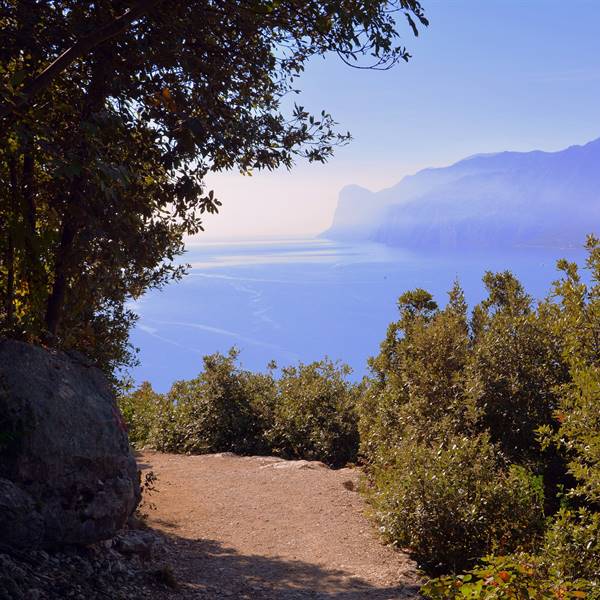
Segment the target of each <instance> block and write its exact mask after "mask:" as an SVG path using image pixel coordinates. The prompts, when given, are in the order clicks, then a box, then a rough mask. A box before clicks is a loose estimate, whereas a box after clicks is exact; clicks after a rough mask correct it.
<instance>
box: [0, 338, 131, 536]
mask: <svg viewBox="0 0 600 600" xmlns="http://www.w3.org/2000/svg"><path fill="white" fill-rule="evenodd" d="M139 499H140V486H139V473H138V469H137V464H136V461H135V458H134V456H133V455H132V453H131V451H130V448H129V442H128V439H127V433H126V430H125V426H124V424H123V420H122V417H121V414H120V412H119V410H118V407H117V404H116V399H115V396H114V393H113V392H112V389H111V386H110V384H109V382H108V380H107V379H106V377H105V376H104V375H103V374H102V373H101V371H99V370H98V369H96V368H95V367H93V366H92V365H91V364H90V363H89V361H86V360H83V359H80V358H79V357H77V356H69V355H67V354H65V353H63V352H58V351H52V350H48V349H45V348H41V347H37V346H33V345H31V344H26V343H24V342H19V341H14V340H2V339H0V510H1V509H2V507H4V506H6V507H7V510H8V511H9V512H10V514H13V515H14V516H15V520H16V524H15V526H14V527H13V528H12V529H10V528H9V529H10V536H11V538H10V544H12V545H15V546H16V547H19V546H22V547H28V548H31V547H36V546H38V547H53V546H56V545H62V544H90V543H93V542H97V541H100V540H103V539H108V538H111V537H113V536H114V535H115V533H116V532H117V531H118V530H119V529H120V528H121V527H122V526H123V525H124V524H125V523H126V521H127V519H128V518H129V516H130V515H131V514H132V513H133V511H134V509H135V507H136V506H137V504H138V502H139ZM26 515H29V517H26ZM7 528H8V526H7V524H6V519H3V517H0V531H5V530H7ZM3 537H4V536H3ZM6 543H9V542H8V541H7V542H6Z"/></svg>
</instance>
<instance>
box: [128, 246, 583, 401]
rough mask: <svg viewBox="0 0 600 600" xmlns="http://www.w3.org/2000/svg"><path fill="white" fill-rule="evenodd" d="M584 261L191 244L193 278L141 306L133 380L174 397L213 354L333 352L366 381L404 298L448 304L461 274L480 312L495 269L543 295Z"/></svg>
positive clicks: (522, 254)
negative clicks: (572, 264)
mask: <svg viewBox="0 0 600 600" xmlns="http://www.w3.org/2000/svg"><path fill="white" fill-rule="evenodd" d="M563 256H564V257H567V258H569V259H570V260H578V261H580V260H582V259H583V256H584V255H583V252H582V251H579V250H572V249H571V250H567V249H521V250H515V251H511V252H501V253H500V252H499V253H486V254H478V253H475V252H472V253H463V254H460V255H458V254H436V255H431V254H429V255H427V254H415V253H411V252H409V251H406V250H402V249H396V248H390V247H387V246H383V245H379V244H344V243H338V242H331V241H328V240H290V241H277V242H273V241H270V242H252V243H250V242H239V243H230V244H223V243H219V244H206V245H201V246H194V247H190V248H189V249H188V251H187V253H186V255H185V257H184V261H185V262H187V263H189V264H191V266H192V269H191V271H190V274H189V275H188V276H187V277H185V278H184V279H183V280H182V281H181V282H179V283H175V284H171V285H169V286H168V287H166V288H165V289H163V290H162V291H153V292H150V293H149V294H147V295H146V296H144V297H143V298H142V299H141V300H140V301H138V302H136V303H135V309H136V310H137V312H138V314H139V315H140V320H139V322H138V325H137V327H136V329H135V330H134V332H133V336H132V338H133V343H134V345H135V346H137V347H139V348H140V353H139V359H140V361H141V364H140V366H139V367H137V368H136V369H135V370H134V371H133V372H132V375H133V376H134V379H135V380H136V381H137V382H141V381H143V380H148V381H150V382H151V383H152V384H153V385H154V387H155V388H156V389H158V390H159V391H164V390H166V389H168V387H169V386H170V385H171V383H172V382H173V381H175V380H177V379H185V378H190V377H193V376H195V375H196V374H197V373H198V372H199V371H200V369H201V364H202V356H203V355H205V354H210V353H213V352H216V351H220V352H227V350H228V349H229V348H230V347H231V346H236V347H237V348H239V349H240V350H241V360H242V363H243V366H244V367H246V368H249V369H252V370H263V369H264V368H265V366H266V365H267V363H268V362H269V361H270V360H271V359H274V360H275V361H276V362H277V363H278V364H279V365H280V366H285V365H288V364H292V363H297V362H298V361H303V362H309V361H312V360H318V359H320V358H322V357H323V356H325V355H327V356H329V357H330V358H332V359H339V360H341V361H343V362H345V363H347V364H349V365H350V366H351V367H352V368H353V369H354V377H355V378H360V377H362V375H364V374H365V373H366V371H367V365H366V361H367V358H368V357H369V356H372V355H373V354H376V353H377V351H378V347H379V343H380V342H381V340H382V339H383V337H384V336H385V332H386V328H387V325H388V324H389V323H390V321H392V320H394V319H396V318H397V314H398V313H397V308H396V301H397V299H398V296H399V295H400V294H402V293H403V292H404V291H406V290H409V289H413V288H415V287H422V288H425V289H427V290H428V291H430V292H431V293H433V294H434V296H435V297H436V300H437V301H438V302H439V303H440V304H442V305H443V304H445V302H446V298H447V294H446V292H447V291H448V290H449V289H450V287H451V286H452V284H453V282H454V280H455V279H459V281H460V282H461V285H462V286H463V288H464V289H465V294H466V297H467V300H468V302H469V304H470V305H473V304H474V303H476V302H478V301H480V300H481V299H482V297H483V296H484V288H483V285H482V283H481V276H482V275H483V273H484V272H485V271H486V270H492V271H501V270H505V269H510V270H512V271H513V273H515V275H517V276H518V277H519V278H520V279H521V280H522V282H523V283H524V284H525V286H526V288H527V289H528V291H529V292H530V293H531V294H532V295H533V296H534V297H542V296H544V295H545V294H546V293H547V291H548V289H549V285H550V282H551V281H552V280H554V279H555V278H556V270H555V262H556V259H557V258H560V257H563Z"/></svg>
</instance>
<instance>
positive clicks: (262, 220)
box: [200, 0, 600, 240]
mask: <svg viewBox="0 0 600 600" xmlns="http://www.w3.org/2000/svg"><path fill="white" fill-rule="evenodd" d="M422 3H423V6H424V7H425V9H426V13H427V16H428V18H429V19H430V21H431V25H430V27H429V28H428V29H426V30H425V31H423V32H422V34H421V36H420V37H419V38H418V39H416V40H415V39H414V38H413V37H412V34H410V33H409V31H408V30H407V29H402V31H403V33H404V43H405V45H406V46H407V47H408V48H409V50H411V52H412V54H413V58H412V60H411V61H410V62H409V63H408V64H404V63H402V64H400V65H398V66H397V67H396V68H394V69H392V70H391V71H387V72H369V71H359V70H356V69H351V68H349V67H347V66H345V65H344V64H342V63H341V61H340V60H339V59H338V58H337V57H335V56H331V57H328V58H326V59H324V60H323V59H320V60H316V61H313V62H312V63H311V64H309V65H308V67H307V70H306V74H305V75H304V77H303V78H302V79H301V80H300V87H301V88H302V89H303V94H302V96H300V98H299V100H298V101H299V103H301V104H303V105H304V106H305V107H306V108H308V109H312V110H313V111H315V112H320V110H321V109H326V110H328V111H329V112H331V113H332V114H333V116H334V117H335V118H336V120H337V121H338V122H339V123H340V127H341V128H342V129H343V130H347V129H349V130H350V131H351V133H352V135H353V137H354V139H353V141H352V143H351V144H350V145H349V146H347V147H345V148H342V149H339V150H338V152H337V155H336V157H335V158H334V159H332V160H331V161H330V162H329V163H327V164H326V165H308V164H304V163H298V164H297V165H296V167H295V168H294V169H293V170H292V171H291V172H288V171H286V170H280V171H277V172H275V173H263V174H255V175H254V176H253V177H242V176H241V175H239V174H237V173H227V174H219V175H216V176H213V177H211V178H210V179H209V184H210V187H212V188H214V189H215V192H216V194H217V196H218V197H219V198H220V199H221V200H222V201H223V203H224V206H223V208H222V211H221V213H220V214H219V215H218V216H216V217H213V218H210V219H207V221H206V223H205V225H206V228H207V232H206V234H205V235H203V236H201V238H200V239H206V240H209V239H215V238H244V239H248V238H254V237H264V236H277V237H286V236H299V235H306V236H311V235H314V234H316V233H318V232H319V231H322V230H323V229H326V228H327V227H328V226H329V224H330V222H331V218H332V216H333V211H334V209H335V205H336V202H337V194H338V192H339V190H340V188H342V187H343V186H344V185H347V184H351V183H354V184H359V185H362V186H364V187H367V188H369V189H372V190H378V189H381V188H385V187H388V186H390V185H393V184H394V183H396V182H398V181H399V180H400V179H401V178H402V177H403V176H404V175H407V174H410V173H413V172H415V171H417V170H419V169H420V168H423V167H427V166H442V165H446V164H450V163H452V162H454V161H456V160H459V159H461V158H464V157H466V156H468V155H471V154H476V153H479V152H496V151H500V150H532V149H541V150H550V151H552V150H559V149H561V148H564V147H567V146H569V145H572V144H581V143H585V142H587V141H590V140H592V139H595V138H598V137H600V0H569V1H568V2H565V1H564V0H422Z"/></svg>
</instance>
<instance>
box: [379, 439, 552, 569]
mask: <svg viewBox="0 0 600 600" xmlns="http://www.w3.org/2000/svg"><path fill="white" fill-rule="evenodd" d="M370 475H371V487H370V489H369V494H368V497H369V500H370V503H371V505H372V507H373V510H374V514H375V516H376V518H377V520H378V522H379V523H380V531H381V532H382V534H383V535H384V537H385V538H386V539H387V540H388V541H391V542H393V543H394V544H396V545H398V546H399V547H402V548H409V549H410V550H411V552H412V555H413V557H414V558H415V559H416V560H417V561H418V562H419V563H420V564H421V565H422V566H423V567H425V568H426V569H427V570H428V571H430V572H446V571H447V570H448V569H451V570H458V569H462V568H465V567H466V566H470V565H472V564H473V563H474V562H475V561H476V560H477V559H478V558H479V557H480V556H482V555H483V554H486V553H488V552H490V551H493V550H496V551H500V552H506V551H509V552H510V551H512V550H515V549H516V548H518V547H519V546H524V545H531V542H532V540H534V539H535V538H536V537H538V536H539V535H540V532H541V531H542V526H543V508H542V507H543V492H542V489H541V485H540V482H539V480H538V479H536V478H535V477H533V476H532V475H531V474H530V473H529V472H528V471H526V470H525V469H524V468H522V467H517V466H512V467H510V468H506V467H505V466H504V465H503V464H502V461H501V460H500V459H499V455H498V452H497V451H496V449H495V448H494V446H493V445H492V444H491V443H490V442H489V439H488V437H487V435H485V434H482V435H479V436H474V437H458V436H454V437H451V438H449V439H448V440H447V441H445V442H443V443H440V444H438V445H433V446H426V445H423V444H415V443H413V442H406V443H403V444H401V445H400V446H398V447H397V448H396V449H395V450H394V452H393V454H390V456H389V458H388V463H387V464H384V465H381V466H377V467H375V468H374V469H373V470H372V471H371V473H370Z"/></svg>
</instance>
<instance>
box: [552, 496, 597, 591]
mask: <svg viewBox="0 0 600 600" xmlns="http://www.w3.org/2000/svg"><path fill="white" fill-rule="evenodd" d="M542 559H543V561H544V563H545V564H546V565H547V566H548V567H549V568H551V569H552V570H553V571H554V572H556V573H557V574H558V575H560V576H561V577H564V578H571V579H575V578H579V577H583V578H585V579H589V580H590V581H593V582H595V584H596V585H597V586H598V589H599V590H600V513H598V512H592V511H590V510H589V509H586V508H580V509H578V510H569V509H566V508H564V509H562V510H560V511H559V512H558V514H557V515H556V517H555V518H554V520H553V522H552V524H551V526H550V527H549V528H548V531H547V532H546V540H545V544H544V548H543V551H542Z"/></svg>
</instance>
